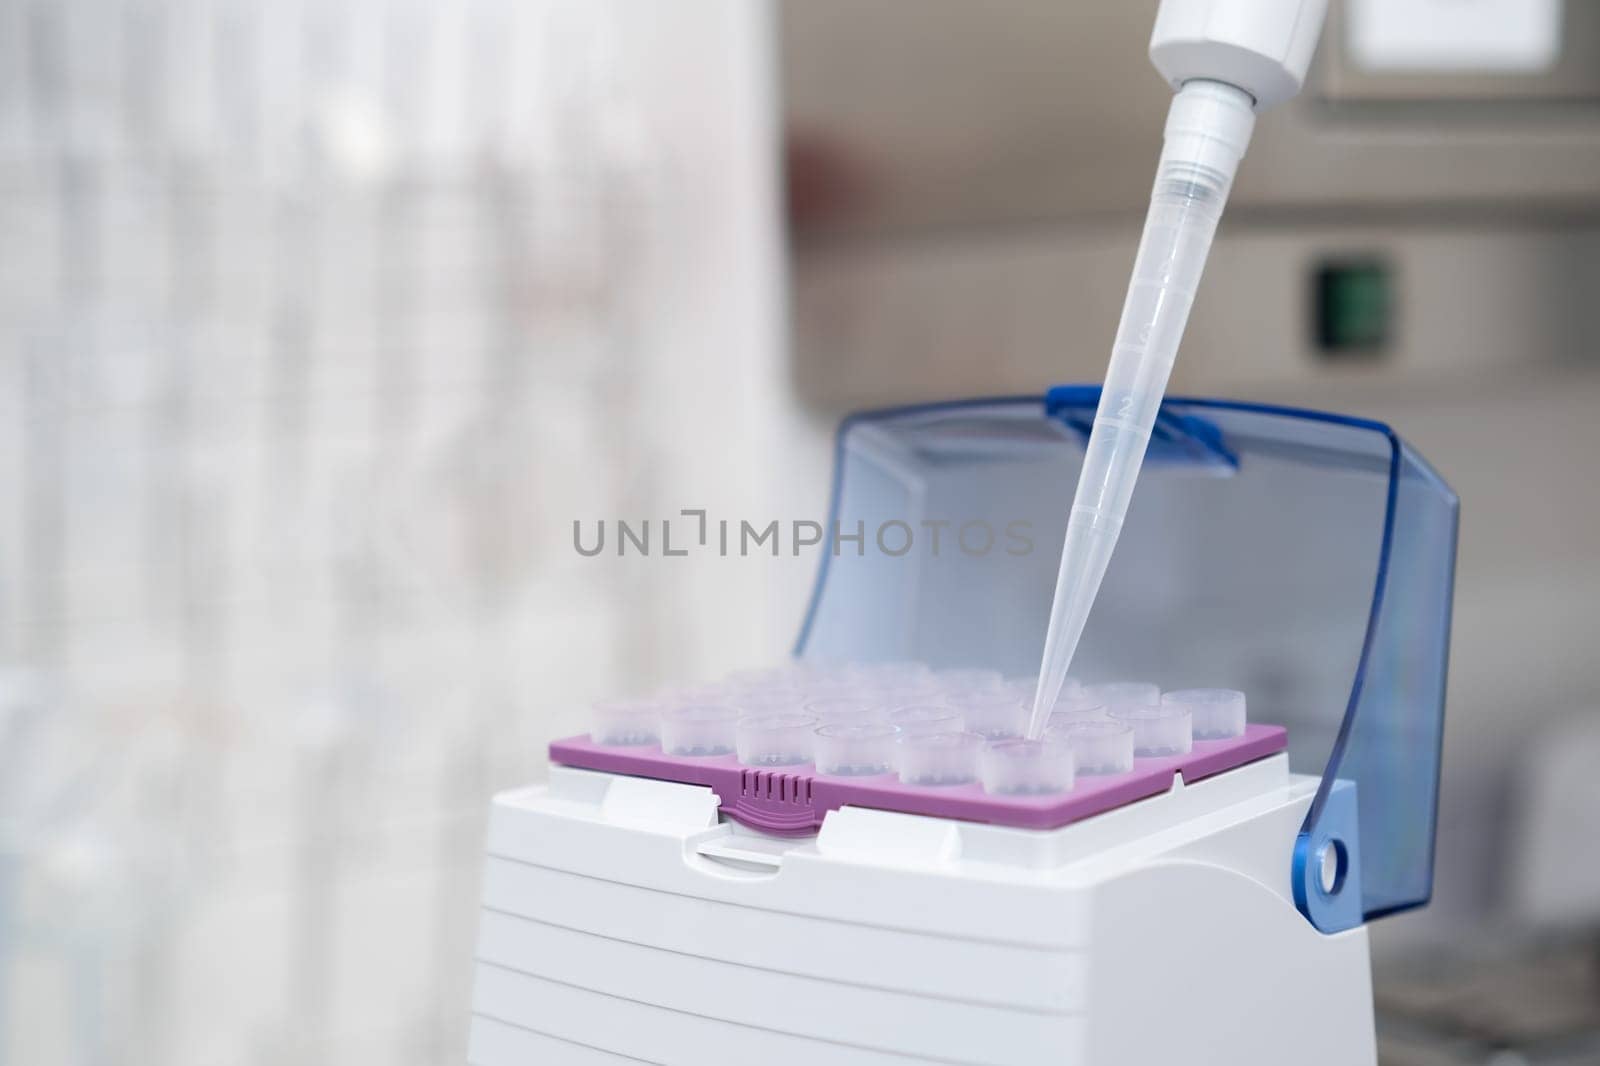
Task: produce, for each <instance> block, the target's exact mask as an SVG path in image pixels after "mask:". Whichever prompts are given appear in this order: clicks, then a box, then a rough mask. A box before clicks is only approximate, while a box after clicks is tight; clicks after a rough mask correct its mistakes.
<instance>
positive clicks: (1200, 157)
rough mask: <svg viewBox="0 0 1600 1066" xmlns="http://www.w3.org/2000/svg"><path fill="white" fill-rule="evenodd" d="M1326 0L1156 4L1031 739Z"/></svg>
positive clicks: (1049, 703) (1054, 692) (1052, 700)
mask: <svg viewBox="0 0 1600 1066" xmlns="http://www.w3.org/2000/svg"><path fill="white" fill-rule="evenodd" d="M1326 8H1327V0H1163V2H1162V5H1161V9H1160V11H1159V13H1158V14H1157V16H1156V27H1155V33H1154V35H1153V36H1152V38H1151V42H1150V57H1151V60H1152V61H1153V62H1154V63H1155V65H1156V67H1157V69H1158V70H1160V71H1161V73H1162V74H1163V75H1164V76H1165V77H1166V78H1167V80H1168V81H1169V82H1171V83H1172V84H1173V86H1174V87H1175V88H1176V89H1177V94H1176V95H1175V96H1174V97H1173V99H1172V106H1171V109H1170V110H1169V111H1168V113H1167V126H1166V134H1165V139H1164V141H1163V145H1162V150H1161V161H1160V163H1159V165H1158V166H1157V168H1156V180H1155V186H1154V187H1153V188H1152V190H1151V194H1150V211H1149V214H1148V215H1147V216H1146V217H1145V224H1144V235H1143V237H1142V238H1141V239H1140V242H1139V252H1138V256H1137V257H1136V258H1135V260H1134V264H1133V277H1132V279H1131V280H1130V281H1129V284H1128V296H1127V299H1126V301H1125V302H1124V303H1123V305H1122V320H1121V323H1120V324H1119V325H1118V327H1117V337H1116V342H1115V343H1114V344H1113V345H1112V349H1111V363H1110V365H1109V366H1108V367H1107V369H1106V380H1105V386H1104V389H1103V390H1102V392H1101V394H1100V405H1099V408H1098V409H1097V410H1096V411H1095V418H1094V426H1093V428H1092V429H1091V430H1090V433H1089V443H1088V446H1087V447H1086V449H1085V451H1084V456H1083V469H1082V472H1081V473H1080V474H1079V476H1078V489H1077V494H1076V496H1075V497H1074V498H1073V501H1072V510H1071V512H1070V513H1069V514H1068V517H1067V534H1066V540H1065V542H1064V543H1063V545H1062V548H1061V569H1060V570H1059V571H1058V573H1057V576H1056V590H1055V600H1054V602H1053V603H1052V604H1051V608H1050V625H1049V628H1048V630H1047V631H1046V633H1045V643H1044V656H1043V660H1042V662H1041V663H1040V667H1039V682H1038V687H1037V689H1036V690H1035V692H1034V699H1033V712H1032V715H1031V716H1030V719H1029V722H1028V736H1030V737H1038V736H1039V735H1040V734H1041V733H1042V732H1043V731H1044V728H1045V724H1046V722H1047V721H1048V720H1049V717H1050V713H1051V711H1052V710H1053V709H1054V707H1055V704H1056V699H1057V698H1058V696H1059V695H1060V693H1061V686H1062V684H1063V682H1064V681H1065V680H1066V676H1067V670H1068V668H1069V667H1070V666H1071V664H1072V657H1073V655H1074V653H1075V652H1076V651H1077V647H1078V640H1079V638H1080V637H1081V636H1082V635H1083V628H1084V625H1085V623H1087V622H1088V620H1089V611H1090V609H1091V608H1092V607H1093V606H1094V601H1095V597H1096V595H1097V594H1098V593H1099V591H1100V582H1101V580H1102V579H1103V578H1104V577H1105V572H1106V567H1107V565H1108V564H1109V563H1110V562H1111V553H1112V550H1113V549H1114V548H1115V547H1116V545H1117V536H1118V534H1119V533H1121V532H1122V522H1123V518H1124V516H1126V514H1127V512H1128V501H1129V499H1130V498H1131V497H1132V495H1133V486H1134V484H1135V482H1136V481H1137V480H1138V477H1139V468H1140V466H1141V465H1142V464H1143V462H1144V453H1145V449H1146V447H1147V446H1148V444H1149V442H1150V432H1151V429H1152V428H1153V427H1154V425H1155V419H1156V413H1157V411H1159V409H1160V407H1161V400H1162V397H1163V396H1164V395H1165V394H1166V390H1167V378H1168V377H1169V376H1170V375H1171V373H1172V364H1173V361H1174V360H1175V359H1176V358H1177V354H1178V345H1179V343H1180V342H1181V341H1182V339H1183V330H1184V326H1185V324H1186V323H1187V322H1188V320H1189V308H1190V306H1191V305H1192V303H1193V301H1194V294H1195V289H1196V288H1197V287H1198V286H1199V284H1200V276H1201V274H1202V272H1203V271H1204V270H1205V264H1206V256H1207V255H1208V253H1209V252H1210V250H1211V239H1212V237H1213V236H1214V235H1215V233H1216V229H1217V222H1218V221H1219V220H1220V219H1221V217H1222V209H1223V207H1224V205H1226V203H1227V200H1228V192H1229V190H1230V189H1231V188H1232V185H1233V176H1234V174H1235V172H1236V171H1237V170H1238V166H1239V160H1240V159H1241V158H1242V157H1243V155H1244V152H1245V148H1246V147H1248V145H1249V143H1250V134H1251V132H1252V131H1253V130H1254V128H1255V113H1256V111H1258V110H1260V109H1261V108H1264V107H1267V106H1270V105H1271V104H1275V103H1278V102H1281V101H1282V100H1286V99H1288V98H1289V97H1291V96H1293V95H1294V94H1295V92H1297V91H1298V90H1299V88H1300V86H1301V85H1302V84H1304V81H1305V76H1306V71H1307V68H1308V67H1309V65H1310V62H1311V54H1312V52H1313V51H1314V50H1315V48H1316V42H1317V37H1318V35H1319V34H1320V32H1321V28H1322V22H1323V17H1324V15H1325V13H1326Z"/></svg>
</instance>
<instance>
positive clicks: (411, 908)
mask: <svg viewBox="0 0 1600 1066" xmlns="http://www.w3.org/2000/svg"><path fill="white" fill-rule="evenodd" d="M770 21H771V20H770V13H769V11H768V10H767V6H766V5H765V4H764V3H756V2H753V0H692V2H684V3H675V4H672V5H665V4H659V5H658V4H644V3H628V2H626V0H603V2H600V0H586V2H584V3H570V2H562V0H532V2H530V0H468V2H466V3H463V4H428V3H423V2H420V0H396V2H393V3H384V2H380V0H331V2H330V0H288V2H281V3H278V2H275V3H271V4H265V3H258V2H254V0H0V235H3V236H0V668H4V669H5V670H6V671H9V673H7V674H6V675H5V678H6V679H5V680H0V689H3V691H0V708H10V710H9V711H7V712H6V713H3V714H0V760H3V762H0V803H3V804H4V806H3V807H0V982H3V983H0V1062H5V1063H11V1062H16V1063H27V1064H33V1063H151V1064H161V1066H176V1064H184V1063H197V1064H198V1063H216V1062H230V1063H262V1064H265V1063H278V1062H284V1063H290V1062H292V1063H297V1064H302V1063H318V1062H328V1063H331V1062H335V1061H338V1062H388V1063H407V1062H415V1063H422V1062H457V1061H460V1059H461V1056H462V1055H463V1054H464V1042H463V1034H464V1024H465V1021H466V1016H467V1005H466V1004H467V988H466V985H465V981H466V978H467V975H468V963H469V960H470V956H471V952H472V937H473V933H474V929H473V923H474V915H475V907H474V904H475V892H476V877H477V866H478V862H479V858H478V849H479V846H480V832H481V818H482V813H483V811H484V808H485V804H486V801H487V797H488V795H489V794H490V793H491V792H492V791H493V790H494V789H496V788H499V787H505V786H509V785H512V784H517V783H521V782H524V781H526V780H529V779H532V778H534V777H536V776H537V775H538V774H539V773H540V772H541V767H542V765H543V762H544V755H543V748H544V745H545V743H546V742H547V741H548V740H549V739H550V738H551V737H552V736H555V735H560V734H563V733H570V732H574V731H576V730H577V729H578V728H580V724H581V722H582V705H583V703H584V701H586V700H587V699H589V698H592V697H594V696H598V695H602V694H617V693H621V692H624V691H627V690H630V689H637V688H641V687H644V686H648V685H652V684H655V683H657V682H659V681H662V680H666V679H669V678H670V677H673V676H693V675H704V674H709V673H714V672H716V671H719V670H722V669H725V668H727V667H730V666H733V665H748V664H750V663H752V662H758V661H764V660H770V659H773V658H776V657H777V656H778V655H780V654H782V652H783V651H784V650H785V649H786V647H787V644H788V641H789V640H790V639H791V637H792V635H793V632H794V630H795V628H796V626H797V624H798V620H799V614H800V610H801V607H802V606H803V599H804V594H805V592H806V591H807V586H808V583H809V580H810V577H811V566H812V564H813V560H811V559H810V558H805V559H800V560H795V559H790V558H787V557H786V558H785V559H784V560H783V561H781V562H780V563H777V564H775V563H773V561H772V560H771V559H760V558H749V559H739V558H731V559H722V558H717V557H714V556H706V555H698V556H695V557H693V558H688V559H664V558H661V557H659V556H656V557H652V558H647V559H630V560H623V561H618V560H616V559H615V558H611V559H605V558H597V559H587V558H584V557H582V556H580V555H578V554H577V553H576V552H575V551H574V550H573V546H572V522H573V520H574V519H582V520H585V521H590V522H592V521H594V520H598V519H606V520H615V519H617V518H627V519H641V518H660V517H667V516H672V515H676V514H677V512H678V511H679V510H680V509H681V508H696V507H704V508H708V509H709V510H710V511H711V512H712V514H713V515H716V514H719V513H720V514H723V515H725V516H728V517H732V518H738V517H752V518H755V517H762V518H763V519H766V518H790V517H812V516H815V515H816V514H817V513H818V512H819V511H820V510H821V509H822V506H823V501H824V495H825V489H826V483H825V479H826V473H827V464H828V455H827V447H826V444H827V440H826V430H827V427H825V426H823V425H821V424H817V423H814V422H812V421H808V420H807V419H806V418H805V417H803V416H802V415H800V414H799V413H798V412H797V409H796V407H795V405H794V403H793V401H792V400H791V399H790V389H789V385H788V370H787V363H786V361H785V359H784V353H783V342H782V336H783V316H784V308H783V297H782V280H783V279H782V267H781V255H780V247H779V236H778V234H779V230H778V218H777V215H778V204H777V184H778V182H777V139H778V135H777V129H776V122H777V109H776V107H775V104H774V87H773V72H772V61H771V56H772V49H771V46H770V40H769V34H770ZM7 693H9V695H7ZM8 701H9V702H8Z"/></svg>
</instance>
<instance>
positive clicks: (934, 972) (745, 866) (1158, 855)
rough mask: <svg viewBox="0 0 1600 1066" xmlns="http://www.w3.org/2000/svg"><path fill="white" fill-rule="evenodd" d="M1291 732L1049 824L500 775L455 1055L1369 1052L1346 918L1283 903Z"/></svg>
mask: <svg viewBox="0 0 1600 1066" xmlns="http://www.w3.org/2000/svg"><path fill="white" fill-rule="evenodd" d="M1315 789H1316V779H1315V778H1310V777H1301V776H1297V775H1291V774H1290V773H1289V770H1288V762H1287V759H1286V757H1285V756H1283V755H1277V756H1273V757H1271V758H1268V759H1263V760H1261V761H1259V762H1256V763H1252V764H1250V765H1249V766H1244V767H1240V768H1238V769H1236V770H1231V771H1229V772H1227V773H1224V774H1220V775H1218V776H1216V777H1213V778H1208V779H1206V780H1204V781H1201V782H1199V783H1197V784H1195V785H1191V786H1185V785H1184V784H1183V782H1182V780H1181V779H1174V783H1173V787H1172V790H1171V791H1169V792H1168V793H1166V794H1164V795H1161V796H1156V797H1152V798H1151V799H1148V800H1144V801H1141V802H1139V803H1135V804H1132V805H1129V806H1127V807H1123V808H1121V809H1118V810H1115V811H1110V812H1107V813H1105V814H1102V815H1098V816H1096V817H1093V818H1090V819H1087V820H1085V821H1083V822H1080V823H1077V824H1075V825H1070V826H1066V827H1064V828H1061V829H1055V830H1050V831H1043V832H1041V831H1031V830H1018V829H1008V828H1003V827H998V826H989V825H978V824H973V823H965V822H955V821H947V820H942V819H936V818H925V817H919V816H914V815H905V814H897V813H893V812H887V811H872V810H864V809H858V808H845V809H843V810H838V811H834V812H833V813H831V814H830V815H829V816H828V817H827V819H826V821H825V823H824V825H823V827H822V830H821V832H820V833H818V834H817V835H816V836H813V837H804V838H798V839H782V838H776V837H769V836H764V835H760V834H756V833H753V832H751V831H749V830H747V829H744V828H743V827H741V826H739V825H737V824H734V823H730V822H723V821H719V817H718V813H717V801H716V797H715V795H714V794H713V793H712V792H711V791H710V790H708V789H705V788H701V787H698V786H692V785H683V784H676V783H672V782H663V781H652V780H646V779H641V778H630V777H622V776H617V775H613V774H606V773H598V772H594V771H588V770H574V769H569V768H565V767H559V766H558V767H552V769H551V779H550V783H549V785H547V786H540V787H535V788H528V789H522V790H518V791H514V792H509V793H506V794H504V795H502V796H500V797H498V798H497V799H496V800H495V805H494V811H493V815H492V817H491V820H490V826H489V841H488V859H487V865H486V868H485V880H484V900H483V903H484V909H483V914H482V924H481V928H480V933H479V939H478V961H477V973H476V985H475V990H474V995H473V1012H474V1016H473V1020H472V1031H471V1044H470V1049H469V1055H468V1057H469V1060H470V1062H471V1063H472V1064H473V1066H525V1064H534V1063H539V1064H543V1063H552V1064H559V1066H588V1064H590V1063H595V1064H599V1063H608V1064H609V1063H640V1062H643V1063H657V1064H662V1066H706V1064H713V1066H719V1064H723V1063H741V1064H744V1063H760V1064H761V1066H791V1064H795V1066H798V1064H802V1063H804V1064H807V1066H815V1064H819V1063H821V1064H829V1066H832V1064H839V1066H857V1064H860V1066H867V1064H872V1066H891V1064H892V1066H906V1064H907V1063H961V1064H984V1066H1024V1064H1026V1066H1039V1064H1043V1063H1050V1064H1068V1063H1071V1064H1078V1063H1094V1064H1102V1063H1103V1064H1107V1066H1129V1064H1135V1066H1138V1064H1145V1063H1161V1062H1169V1061H1181V1062H1184V1063H1186V1064H1191V1066H1193V1064H1203V1063H1216V1064H1219V1066H1221V1064H1227V1066H1254V1064H1260V1066H1268V1064H1271V1066H1280V1064H1282V1063H1285V1062H1294V1063H1296V1064H1297V1066H1321V1064H1326V1066H1352V1064H1363V1063H1373V1062H1375V1061H1376V1052H1375V1046H1374V1035H1373V1021H1372V992H1371V978H1370V964H1369V959H1368V948H1367V933H1366V930H1365V929H1364V928H1357V929H1352V930H1349V931H1347V932H1343V933H1339V934H1336V935H1332V936H1328V935H1324V934H1322V933H1319V932H1317V931H1316V930H1315V929H1314V928H1312V926H1311V925H1310V923H1308V922H1307V921H1306V920H1305V919H1304V918H1303V917H1302V916H1301V915H1300V913H1299V912H1298V911H1297V910H1296V909H1295V907H1294V903H1293V899H1292V896H1291V894H1290V885H1289V862H1290V854H1291V850H1292V847H1293V844H1294V839H1295V834H1296V832H1297V830H1298V828H1299V826H1300V823H1301V821H1302V820H1303V818H1304V817H1305V812H1306V809H1307V807H1308V805H1309V803H1310V801H1311V797H1312V794H1313V793H1314V792H1315Z"/></svg>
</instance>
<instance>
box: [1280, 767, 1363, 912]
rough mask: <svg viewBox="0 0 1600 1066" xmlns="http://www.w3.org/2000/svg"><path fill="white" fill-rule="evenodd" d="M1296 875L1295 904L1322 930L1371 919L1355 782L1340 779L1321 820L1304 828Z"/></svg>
mask: <svg viewBox="0 0 1600 1066" xmlns="http://www.w3.org/2000/svg"><path fill="white" fill-rule="evenodd" d="M1290 880H1291V882H1292V884H1293V885H1294V903H1295V906H1296V907H1299V908H1300V913H1301V914H1304V915H1305V916H1306V919H1307V920H1308V921H1309V922H1310V923H1311V924H1312V925H1314V926H1316V927H1317V928H1318V929H1319V930H1321V931H1322V932H1324V933H1338V932H1342V931H1344V930H1346V929H1354V928H1355V927H1356V926H1358V925H1360V924H1361V923H1362V922H1363V921H1364V920H1365V915H1364V914H1363V913H1362V910H1361V826H1360V822H1359V821H1358V820H1357V818H1356V786H1355V782H1353V781H1345V780H1342V779H1341V780H1338V781H1335V782H1334V783H1333V789H1332V790H1331V791H1330V792H1329V793H1328V800H1327V802H1326V803H1325V804H1323V806H1322V811H1321V813H1320V814H1319V815H1318V817H1317V820H1316V823H1315V824H1313V825H1309V826H1307V827H1306V828H1304V829H1302V830H1300V836H1299V837H1298V838H1297V839H1296V840H1295V843H1294V859H1293V869H1292V870H1291V872H1290Z"/></svg>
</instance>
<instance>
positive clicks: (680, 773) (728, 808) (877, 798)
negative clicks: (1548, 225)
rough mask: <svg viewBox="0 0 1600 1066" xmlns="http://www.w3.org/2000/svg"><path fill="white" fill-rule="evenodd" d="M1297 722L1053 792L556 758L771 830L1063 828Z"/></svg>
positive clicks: (628, 751) (650, 755) (1275, 748)
mask: <svg viewBox="0 0 1600 1066" xmlns="http://www.w3.org/2000/svg"><path fill="white" fill-rule="evenodd" d="M1287 743H1288V731H1287V730H1285V729H1284V728H1283V727H1282V726H1276V725H1250V726H1246V727H1245V731H1244V736H1242V737H1236V738H1234V739H1232V740H1197V741H1195V744H1194V750H1193V751H1191V752H1190V753H1189V754H1187V755H1173V756H1167V757H1163V758H1158V759H1135V760H1134V763H1133V769H1132V770H1131V771H1129V772H1128V773H1125V774H1106V775H1103V776H1101V775H1094V776H1088V775H1085V776H1080V777H1079V778H1078V781H1077V784H1076V785H1075V786H1074V787H1073V789H1072V790H1071V791H1070V792H1057V793H1052V794H1049V795H1043V796H993V795H990V794H989V793H987V792H985V791H984V790H983V786H981V785H977V784H970V785H951V786H946V787H933V786H923V785H902V784H901V783H900V780H899V778H897V777H895V775H894V774H879V775H877V776H875V777H825V776H822V775H819V774H818V773H817V772H816V767H815V766H813V765H811V764H810V763H806V764H803V765H799V766H792V767H784V768H783V769H781V770H762V769H756V768H755V767H750V766H741V765H740V764H739V760H738V759H737V758H736V757H735V756H733V755H713V756H711V757H709V758H690V757H686V756H679V755H667V754H664V753H663V752H661V751H660V750H659V749H656V748H645V747H620V746H614V745H605V744H596V743H594V742H593V741H591V740H590V739H589V738H588V737H587V736H577V737H570V738H568V739H566V740H558V741H555V742H554V743H552V744H551V745H550V760H551V761H552V762H557V763H560V764H562V765H563V766H575V767H579V768H581V769H585V770H605V771H607V772H609V773H615V774H630V775H632V776H634V777H654V778H659V779H661V780H664V781H681V782H683V783H685V784H689V785H706V786H708V787H710V788H711V789H712V790H713V791H714V792H716V794H717V798H718V800H719V801H720V805H721V808H722V811H723V813H724V814H726V815H727V816H728V817H730V818H732V819H734V820H735V821H738V822H742V823H744V824H745V825H748V826H750V827H751V828H752V829H759V830H761V831H762V832H766V833H783V834H802V833H814V832H816V831H817V829H818V828H819V827H820V826H821V825H822V819H823V816H824V815H826V814H827V813H828V812H829V811H831V810H836V809H838V808H840V807H845V806H851V807H874V808H877V809H879V810H888V811H904V812H906V813H907V814H927V815H932V816H934V817H936V818H959V819H961V820H963V821H968V822H988V823H990V824H993V825H1010V826H1016V827H1018V828H1021V829H1055V828H1057V827H1059V826H1063V825H1069V824H1071V823H1072V822H1076V821H1080V820H1082V819H1084V818H1088V817H1089V816H1091V815H1095V814H1100V813H1102V812H1103V811H1109V810H1112V809H1114V808H1117V807H1121V806H1122V805H1123V804H1126V803H1132V802H1134V801H1135V800H1142V799H1146V798H1148V797H1150V796H1156V795H1160V794H1161V793H1163V792H1166V791H1167V790H1168V789H1169V788H1171V787H1172V775H1173V774H1182V775H1183V779H1184V781H1185V783H1188V784H1193V783H1194V782H1196V781H1199V780H1201V779H1202V778H1207V777H1210V776H1212V775H1213V774H1220V773H1222V772H1223V771H1224V770H1231V769H1233V768H1234V767H1236V766H1243V765H1244V764H1245V763H1249V762H1254V761H1255V760H1257V759H1260V758H1263V757H1265V756H1267V755H1273V754H1276V753H1277V752H1280V751H1282V750H1284V748H1285V746H1286V745H1287Z"/></svg>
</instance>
